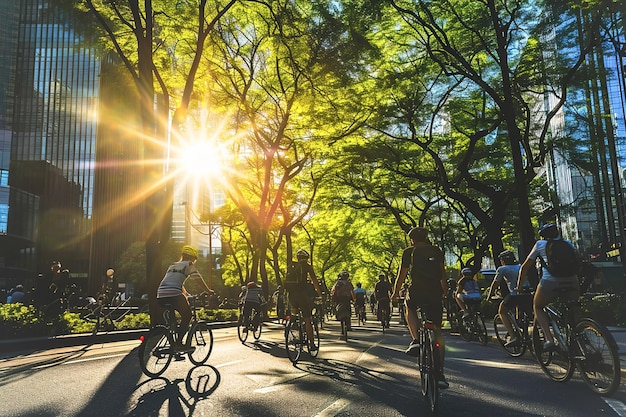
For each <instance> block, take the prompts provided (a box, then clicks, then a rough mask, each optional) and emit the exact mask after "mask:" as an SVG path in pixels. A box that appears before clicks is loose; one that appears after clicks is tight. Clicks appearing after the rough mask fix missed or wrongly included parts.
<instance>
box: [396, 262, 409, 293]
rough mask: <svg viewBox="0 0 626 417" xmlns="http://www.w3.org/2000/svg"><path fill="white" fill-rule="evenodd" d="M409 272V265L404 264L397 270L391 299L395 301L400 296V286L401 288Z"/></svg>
mask: <svg viewBox="0 0 626 417" xmlns="http://www.w3.org/2000/svg"><path fill="white" fill-rule="evenodd" d="M408 273H409V267H408V266H404V267H400V269H399V270H398V275H397V276H396V283H395V285H394V286H393V294H392V299H393V300H395V301H397V300H398V299H399V298H400V288H402V284H404V280H405V279H406V276H407V274H408Z"/></svg>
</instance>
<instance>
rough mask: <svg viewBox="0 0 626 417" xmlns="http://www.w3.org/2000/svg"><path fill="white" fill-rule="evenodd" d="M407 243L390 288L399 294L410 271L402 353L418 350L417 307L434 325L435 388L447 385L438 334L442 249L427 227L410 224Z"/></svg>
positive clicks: (444, 287) (412, 353)
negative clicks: (406, 333)
mask: <svg viewBox="0 0 626 417" xmlns="http://www.w3.org/2000/svg"><path fill="white" fill-rule="evenodd" d="M408 236H409V239H410V240H411V246H409V247H408V248H406V249H404V251H403V252H402V261H401V264H400V269H399V270H398V276H397V279H396V282H395V285H394V289H393V298H394V300H398V299H399V298H400V288H402V285H403V284H404V280H405V279H406V277H407V275H408V274H409V270H410V274H411V285H410V286H409V290H408V292H407V297H406V300H405V304H406V312H405V316H406V320H407V326H408V328H409V332H410V333H411V336H412V338H413V340H412V341H411V343H410V345H409V347H408V348H407V350H406V351H405V353H406V354H407V355H409V356H413V357H416V356H418V354H419V348H420V346H419V340H418V329H419V326H420V323H419V320H418V318H417V309H418V308H420V309H421V310H422V311H423V312H425V313H426V316H427V317H428V318H429V319H430V320H431V321H432V322H433V324H434V325H435V329H434V330H435V338H436V340H437V342H438V343H439V346H440V349H439V350H440V358H441V369H439V370H437V373H438V375H437V380H438V386H439V388H442V389H445V388H448V387H449V384H448V382H447V381H446V378H445V376H444V359H445V342H444V340H443V336H442V334H441V322H442V318H443V297H444V295H445V294H447V292H448V281H447V280H446V273H445V267H444V258H443V252H442V251H441V249H439V248H438V247H437V246H434V245H433V244H431V243H430V241H429V240H428V230H427V229H425V228H423V227H414V228H413V229H411V230H409V233H408Z"/></svg>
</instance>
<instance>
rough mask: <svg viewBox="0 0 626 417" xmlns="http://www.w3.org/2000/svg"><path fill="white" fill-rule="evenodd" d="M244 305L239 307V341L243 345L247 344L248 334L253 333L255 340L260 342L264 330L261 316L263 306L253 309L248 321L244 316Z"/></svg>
mask: <svg viewBox="0 0 626 417" xmlns="http://www.w3.org/2000/svg"><path fill="white" fill-rule="evenodd" d="M243 306H244V305H243V304H241V305H240V307H239V319H238V320H237V336H239V340H240V341H241V343H246V340H247V339H248V334H249V333H252V335H253V336H254V340H255V341H258V340H259V339H260V338H261V331H262V329H263V320H262V316H261V307H262V306H263V304H261V305H260V306H259V308H258V309H257V308H252V311H251V312H250V313H251V314H250V316H251V317H248V320H246V317H244V314H243Z"/></svg>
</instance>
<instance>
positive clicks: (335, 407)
mask: <svg viewBox="0 0 626 417" xmlns="http://www.w3.org/2000/svg"><path fill="white" fill-rule="evenodd" d="M348 404H350V401H348V400H346V399H344V398H340V399H338V400H337V401H335V402H334V403H332V404H331V405H329V406H328V407H326V408H325V409H323V410H322V411H320V412H319V413H317V414H316V415H315V416H314V417H334V416H336V415H337V414H339V412H340V411H341V410H343V409H344V408H345V407H346V406H347V405H348Z"/></svg>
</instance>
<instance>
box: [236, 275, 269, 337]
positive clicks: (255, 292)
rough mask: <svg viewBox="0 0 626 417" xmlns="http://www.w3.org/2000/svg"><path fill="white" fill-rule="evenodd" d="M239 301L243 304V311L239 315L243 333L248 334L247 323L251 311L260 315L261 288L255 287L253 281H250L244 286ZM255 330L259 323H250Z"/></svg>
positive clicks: (255, 284)
mask: <svg viewBox="0 0 626 417" xmlns="http://www.w3.org/2000/svg"><path fill="white" fill-rule="evenodd" d="M241 301H242V302H243V311H242V312H241V314H242V315H243V325H244V329H243V331H244V333H248V322H249V321H250V317H251V315H252V311H253V310H254V311H256V312H258V313H259V316H258V317H260V315H261V304H262V303H263V301H264V299H263V290H262V289H261V287H259V286H258V285H257V283H256V282H255V281H250V282H248V283H247V284H246V286H245V287H244V289H243V291H242V292H241ZM252 324H253V325H254V326H255V328H256V326H258V325H259V323H252Z"/></svg>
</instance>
